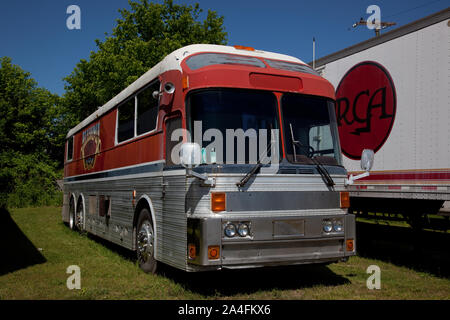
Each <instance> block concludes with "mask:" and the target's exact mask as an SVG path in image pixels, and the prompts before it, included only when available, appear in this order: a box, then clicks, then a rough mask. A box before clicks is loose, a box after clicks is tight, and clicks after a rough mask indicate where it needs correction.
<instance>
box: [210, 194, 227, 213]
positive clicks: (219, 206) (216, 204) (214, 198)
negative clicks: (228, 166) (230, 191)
mask: <svg viewBox="0 0 450 320" xmlns="http://www.w3.org/2000/svg"><path fill="white" fill-rule="evenodd" d="M225 209H226V205H225V193H223V192H214V193H211V210H212V211H214V212H219V211H225Z"/></svg>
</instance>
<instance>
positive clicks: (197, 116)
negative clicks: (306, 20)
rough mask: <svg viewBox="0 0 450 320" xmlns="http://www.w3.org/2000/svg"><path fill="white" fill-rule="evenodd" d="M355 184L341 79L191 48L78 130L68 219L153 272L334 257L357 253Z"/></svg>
mask: <svg viewBox="0 0 450 320" xmlns="http://www.w3.org/2000/svg"><path fill="white" fill-rule="evenodd" d="M346 182H348V180H347V172H346V170H345V168H344V167H343V166H342V159H341V150H340V147H339V138H338V131H337V126H336V115H335V94H334V88H333V86H332V85H331V84H330V83H329V82H328V81H327V80H325V79H323V78H322V77H320V76H319V75H318V74H317V73H316V72H315V71H314V70H313V69H312V68H310V67H309V66H308V65H306V64H305V63H303V62H302V61H301V60H299V59H297V58H294V57H290V56H287V55H282V54H277V53H270V52H265V51H259V50H255V49H253V48H250V47H243V46H235V47H231V46H220V45H190V46H187V47H184V48H181V49H178V50H176V51H174V52H172V53H171V54H169V55H168V56H166V57H165V58H164V59H163V60H162V61H161V62H160V63H158V64H157V65H156V66H154V67H153V68H151V69H150V70H149V71H148V72H146V73H145V74H144V75H142V76H141V77H140V78H139V79H138V80H136V81H135V82H134V83H132V84H131V85H130V86H129V87H127V88H125V89H124V90H123V91H122V92H121V93H119V94H118V95H117V96H115V97H114V98H113V99H111V100H110V101H109V102H107V103H106V104H105V105H104V106H102V107H100V108H99V109H98V110H97V111H95V112H94V113H93V114H91V115H90V116H89V117H88V118H86V119H85V120H84V121H82V122H81V123H79V124H78V125H77V126H76V127H74V128H73V129H71V130H70V131H69V132H68V134H67V141H66V150H65V165H64V205H63V209H62V218H63V221H64V222H66V223H68V225H69V226H70V228H72V229H77V230H80V231H86V232H89V233H92V234H94V235H96V236H99V237H101V238H104V239H106V240H109V241H111V242H113V243H116V244H118V245H121V246H123V247H125V248H128V249H130V250H133V251H136V254H137V259H138V261H139V265H140V266H141V268H142V269H143V270H144V271H146V272H155V271H156V268H157V265H158V263H164V264H167V265H171V266H173V267H176V268H179V269H182V270H186V271H206V270H219V269H222V268H250V267H260V266H274V265H294V264H305V263H330V262H337V261H343V260H344V261H345V260H346V259H348V257H349V256H352V255H355V250H356V243H355V218H354V216H353V215H351V214H348V210H347V208H348V206H349V198H348V192H346V191H345V190H346V189H345V183H346ZM350 182H351V181H350Z"/></svg>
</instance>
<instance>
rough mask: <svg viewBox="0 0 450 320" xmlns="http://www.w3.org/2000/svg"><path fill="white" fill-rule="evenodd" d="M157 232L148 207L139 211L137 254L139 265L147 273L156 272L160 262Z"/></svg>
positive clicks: (136, 240)
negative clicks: (156, 239)
mask: <svg viewBox="0 0 450 320" xmlns="http://www.w3.org/2000/svg"><path fill="white" fill-rule="evenodd" d="M154 239H155V232H154V228H153V222H152V218H151V216H150V212H149V211H148V209H146V208H144V209H142V210H141V212H140V213H139V218H138V222H137V228H136V238H135V244H136V255H137V260H138V263H139V267H140V268H141V269H142V271H144V272H145V273H156V269H157V266H158V262H157V261H156V259H155V242H154Z"/></svg>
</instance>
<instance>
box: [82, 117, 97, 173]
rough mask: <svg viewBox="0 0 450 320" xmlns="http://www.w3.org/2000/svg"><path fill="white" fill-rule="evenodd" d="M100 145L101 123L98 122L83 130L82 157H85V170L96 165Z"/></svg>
mask: <svg viewBox="0 0 450 320" xmlns="http://www.w3.org/2000/svg"><path fill="white" fill-rule="evenodd" d="M100 147H101V140H100V124H99V123H97V124H95V125H94V126H92V127H90V128H89V129H87V130H85V131H84V132H83V137H82V145H81V158H82V159H83V166H84V169H85V170H90V169H92V168H93V167H94V166H95V160H96V158H97V155H98V154H99V152H100Z"/></svg>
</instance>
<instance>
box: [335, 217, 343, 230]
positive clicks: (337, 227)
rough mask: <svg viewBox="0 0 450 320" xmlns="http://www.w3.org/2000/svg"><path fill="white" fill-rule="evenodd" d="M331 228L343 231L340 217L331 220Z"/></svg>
mask: <svg viewBox="0 0 450 320" xmlns="http://www.w3.org/2000/svg"><path fill="white" fill-rule="evenodd" d="M333 230H334V232H343V231H344V222H343V221H342V219H336V220H334V221H333Z"/></svg>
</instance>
